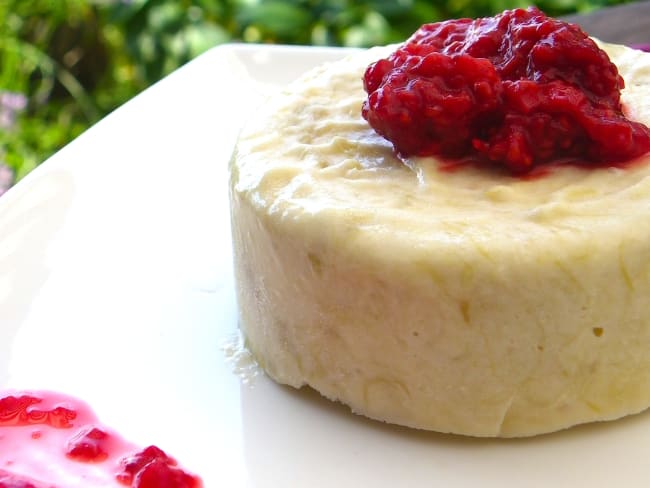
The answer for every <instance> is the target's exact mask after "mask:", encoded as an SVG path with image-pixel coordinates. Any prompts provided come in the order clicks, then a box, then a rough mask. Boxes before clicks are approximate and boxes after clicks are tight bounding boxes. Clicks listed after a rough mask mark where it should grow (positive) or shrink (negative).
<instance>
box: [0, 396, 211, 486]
mask: <svg viewBox="0 0 650 488" xmlns="http://www.w3.org/2000/svg"><path fill="white" fill-rule="evenodd" d="M90 486H92V487H103V486H106V487H110V486H112V487H124V486H126V487H132V488H159V487H162V486H165V487H169V488H201V487H202V486H203V483H202V482H201V480H200V478H199V477H197V476H196V475H193V474H191V473H188V472H186V471H185V470H184V469H183V468H181V467H180V466H179V465H178V463H177V462H176V460H175V459H173V458H172V457H170V456H168V455H167V454H166V453H165V452H164V451H162V450H161V449H159V448H158V447H156V446H149V447H146V448H144V449H142V448H139V447H138V446H136V445H135V444H133V443H131V442H129V441H127V440H126V439H124V438H123V437H121V436H120V435H119V434H117V433H116V432H114V431H113V430H112V429H109V428H107V427H106V426H104V425H102V424H101V423H100V422H99V420H98V419H97V417H96V415H95V414H94V413H93V411H92V410H91V408H90V407H89V406H88V405H86V404H85V403H84V402H82V401H81V400H79V399H76V398H73V397H70V396H67V395H63V394H60V393H53V392H43V391H39V392H33V391H29V392H21V391H5V392H0V488H74V487H90Z"/></svg>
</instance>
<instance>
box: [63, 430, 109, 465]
mask: <svg viewBox="0 0 650 488" xmlns="http://www.w3.org/2000/svg"><path fill="white" fill-rule="evenodd" d="M108 437H109V436H108V434H107V433H106V432H104V431H103V430H101V429H99V428H97V427H92V426H90V427H85V428H84V429H82V430H80V431H79V432H78V433H77V435H75V436H74V437H72V438H71V439H70V440H69V441H68V445H67V449H66V452H65V454H66V456H68V457H69V458H70V459H74V460H75V461H81V462H86V463H98V462H101V461H104V460H105V459H106V458H107V457H108V452H107V449H106V448H105V447H104V444H105V443H106V441H107V439H108Z"/></svg>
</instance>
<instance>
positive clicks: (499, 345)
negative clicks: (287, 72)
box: [231, 45, 650, 437]
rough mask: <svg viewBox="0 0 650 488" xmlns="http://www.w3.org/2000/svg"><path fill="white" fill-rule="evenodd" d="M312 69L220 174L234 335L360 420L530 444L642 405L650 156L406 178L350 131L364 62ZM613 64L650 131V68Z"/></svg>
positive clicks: (272, 370) (428, 163)
mask: <svg viewBox="0 0 650 488" xmlns="http://www.w3.org/2000/svg"><path fill="white" fill-rule="evenodd" d="M390 49H391V48H386V49H381V48H380V49H373V50H369V51H364V52H361V53H359V54H355V55H353V56H351V57H349V58H347V59H345V60H343V61H341V62H337V63H334V64H330V65H327V66H323V67H320V68H318V69H316V70H313V71H311V72H310V73H308V74H306V75H305V76H303V77H302V78H301V79H299V80H298V81H296V82H295V83H293V84H292V85H291V86H289V87H288V88H287V89H286V90H284V91H283V92H282V93H281V94H280V95H279V96H277V97H275V98H274V99H272V100H271V101H270V102H269V103H268V104H267V105H266V106H265V107H264V108H263V110H262V111H260V112H258V113H256V114H255V117H254V119H253V120H252V121H251V122H250V123H249V124H248V125H247V126H246V127H245V128H244V130H243V132H242V134H241V137H240V139H239V142H238V144H237V147H236V150H235V153H234V156H233V160H232V166H231V199H232V229H233V239H234V250H235V271H236V282H237V297H238V301H239V307H240V315H241V316H240V325H241V328H242V330H243V332H244V334H245V336H246V338H247V341H248V344H249V346H250V348H251V350H252V352H253V353H254V355H255V357H256V358H257V360H258V361H259V362H260V364H261V365H262V366H263V368H264V369H265V370H266V371H267V373H268V374H269V375H270V376H271V377H272V378H274V379H275V380H277V381H278V382H280V383H284V384H287V385H291V386H294V387H301V386H303V385H309V386H311V387H313V388H315V389H316V390H318V391H319V392H321V393H322V394H323V395H325V396H326V397H328V398H330V399H333V400H339V401H341V402H343V403H345V404H347V405H349V406H350V407H351V408H352V410H353V411H354V412H356V413H359V414H363V415H366V416H368V417H372V418H374V419H379V420H383V421H386V422H391V423H396V424H401V425H406V426H411V427H416V428H421V429H430V430H435V431H440V432H453V433H458V434H467V435H473V436H503V437H513V436H529V435H533V434H540V433H544V432H551V431H555V430H558V429H562V428H565V427H569V426H571V425H575V424H579V423H584V422H591V421H598V420H608V419H614V418H617V417H621V416H623V415H626V414H631V413H636V412H640V411H642V410H644V409H645V408H647V407H648V406H649V405H650V157H646V159H647V161H642V162H640V163H638V164H633V165H631V166H629V167H628V168H625V169H616V168H600V169H592V170H584V169H579V168H576V167H561V168H556V169H554V170H552V171H551V172H550V173H549V174H548V175H545V176H543V177H538V178H533V179H528V180H527V179H522V178H518V177H513V176H508V175H505V174H497V173H496V172H494V171H489V170H486V169H480V168H474V167H464V168H460V169H458V170H456V171H448V170H447V171H446V170H442V169H440V165H439V164H438V162H437V161H435V160H433V159H430V158H429V159H428V158H413V159H411V160H409V161H408V162H407V163H408V164H403V163H402V162H400V161H399V160H398V159H396V157H395V156H394V154H393V150H392V146H391V145H390V143H389V142H387V141H385V140H384V139H383V138H381V137H380V136H378V135H377V134H376V133H375V132H374V131H373V130H372V129H371V128H370V127H369V126H368V124H367V123H366V121H365V120H363V119H362V117H361V104H362V101H363V99H364V97H365V93H364V91H363V88H362V83H361V78H362V75H363V71H364V69H365V68H366V66H367V65H368V64H369V63H370V62H371V61H374V60H376V59H378V58H379V57H384V56H386V55H387V54H388V52H389V51H390ZM605 49H606V50H607V52H608V53H609V55H610V57H611V58H612V60H613V61H614V62H615V63H616V64H617V65H618V68H619V70H620V72H621V74H622V75H623V77H624V78H625V82H626V89H625V91H624V93H623V99H624V103H625V107H626V110H627V115H628V116H629V117H630V118H632V119H635V120H639V121H642V122H644V123H645V124H650V55H648V54H644V53H641V52H639V51H634V50H631V49H627V48H624V47H620V46H611V45H606V46H605Z"/></svg>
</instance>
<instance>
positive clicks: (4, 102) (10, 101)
mask: <svg viewBox="0 0 650 488" xmlns="http://www.w3.org/2000/svg"><path fill="white" fill-rule="evenodd" d="M26 107H27V97H26V96H25V95H23V94H22V93H16V92H10V91H3V90H0V129H10V128H12V127H13V126H14V124H15V123H16V116H17V115H18V113H20V112H22V111H23V110H25V108H26Z"/></svg>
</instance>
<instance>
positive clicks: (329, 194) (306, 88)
mask: <svg viewBox="0 0 650 488" xmlns="http://www.w3.org/2000/svg"><path fill="white" fill-rule="evenodd" d="M599 46H600V47H602V48H603V49H604V50H605V51H606V52H607V53H608V55H609V56H610V58H611V60H612V61H613V62H614V63H615V64H616V65H617V67H618V69H619V72H620V74H621V75H622V76H623V78H624V80H625V86H626V87H625V89H624V90H623V92H622V101H623V106H624V111H625V114H626V116H627V117H629V118H630V119H633V120H637V121H640V122H642V123H644V124H646V125H650V54H647V53H643V52H641V51H637V50H633V49H629V48H626V47H623V46H617V45H608V44H603V43H599ZM392 49H394V47H391V46H388V47H382V48H374V49H370V50H367V51H363V52H358V53H354V54H352V55H350V56H349V57H348V58H347V59H346V60H345V61H344V62H342V63H337V64H333V65H329V66H323V67H320V68H318V69H316V70H313V71H311V72H309V73H307V74H306V75H304V76H303V77H302V78H300V79H299V80H297V81H296V82H294V83H293V84H291V85H290V86H288V87H287V88H286V89H285V90H284V91H283V93H282V94H281V95H280V96H277V97H276V98H275V99H274V100H273V101H272V102H271V103H268V104H266V105H265V107H264V109H263V111H262V112H260V113H258V114H257V116H256V117H255V119H254V120H252V121H251V122H250V123H249V125H248V126H247V128H246V130H245V131H244V133H243V136H242V138H241V139H240V141H239V144H238V149H237V150H238V158H239V159H238V167H237V168H236V169H235V171H238V174H237V175H235V179H234V181H235V182H236V190H237V191H239V192H244V193H248V194H249V195H250V197H251V201H252V202H253V203H254V204H259V206H260V208H265V209H267V211H268V212H270V213H273V214H277V215H278V216H281V217H282V219H283V221H284V222H285V223H286V224H287V225H291V223H292V222H295V223H296V224H299V223H300V221H301V216H302V215H304V214H309V216H310V218H309V222H310V225H315V226H318V225H319V222H321V221H322V222H328V225H330V226H331V229H332V234H331V238H333V239H341V240H342V242H352V241H353V240H354V239H355V238H356V236H357V235H358V233H359V231H362V232H363V234H364V236H366V238H367V239H368V240H369V244H370V245H371V246H373V245H374V246H376V247H377V249H378V250H379V249H382V248H386V247H387V246H394V247H395V248H393V249H384V252H394V253H395V254H396V256H399V255H400V254H401V253H403V252H408V253H409V254H410V255H411V259H412V258H413V253H415V254H417V253H418V252H422V253H424V254H426V255H428V254H429V253H430V252H434V251H430V249H431V248H430V247H429V246H428V244H429V242H430V241H435V242H437V245H438V246H443V248H444V247H445V245H446V244H449V246H448V247H449V250H450V251H452V252H453V253H459V254H462V252H463V251H462V250H463V245H464V244H466V245H468V246H471V247H472V248H478V249H479V250H481V249H482V248H483V247H482V246H481V243H482V242H483V241H488V240H489V241H490V242H491V243H490V249H489V251H488V249H487V248H485V253H490V254H491V256H486V257H491V258H495V259H496V258H498V255H499V254H500V253H501V252H504V253H508V254H509V255H511V254H512V253H513V252H514V253H517V254H520V255H522V256H523V255H525V248H526V246H542V247H543V246H544V245H545V242H546V241H547V239H550V238H552V239H555V240H554V242H555V245H554V247H553V248H551V249H548V252H552V253H557V254H560V253H564V252H568V253H570V254H571V255H572V256H574V257H576V255H578V256H579V255H580V254H584V253H586V252H589V250H588V249H584V247H583V246H582V245H580V246H578V244H577V241H576V246H573V245H572V244H573V241H572V239H571V238H570V236H571V235H572V234H574V233H580V234H581V233H583V232H586V233H589V234H591V235H594V236H602V238H603V239H607V236H608V235H609V233H611V232H616V233H617V235H618V236H619V238H622V239H623V241H625V240H626V235H628V234H629V238H630V239H634V234H635V231H636V230H637V228H638V225H639V224H638V222H639V220H638V216H639V215H647V216H650V154H646V155H645V156H643V157H642V158H640V159H639V160H637V161H633V162H631V163H627V164H626V165H625V166H623V167H602V168H589V169H585V168H580V167H577V166H573V165H566V166H552V167H549V169H548V171H547V172H545V173H544V174H542V175H538V176H533V177H527V178H522V177H517V176H512V175H510V174H507V173H504V172H500V171H498V170H492V169H490V168H485V167H476V166H473V165H464V166H459V167H448V166H446V165H445V163H444V162H442V161H439V160H436V159H435V158H431V157H426V158H418V157H414V158H409V159H407V160H405V161H404V162H403V161H401V160H399V159H398V158H397V157H396V155H395V154H394V151H393V147H392V145H391V144H390V143H389V142H388V141H386V140H385V139H383V138H382V137H381V136H379V135H377V134H376V133H375V131H374V130H373V129H372V128H371V127H370V126H369V125H368V124H367V122H366V121H365V120H364V119H363V118H362V117H361V105H362V102H363V100H364V98H365V96H366V94H365V92H364V90H363V87H362V76H363V72H364V70H365V68H366V67H367V65H368V64H369V63H370V62H372V61H375V60H376V59H379V58H380V57H385V56H386V55H388V54H389V53H390V52H391V50H392ZM642 222H647V224H643V225H648V226H649V227H650V219H644V220H642ZM632 223H634V225H632ZM626 224H629V225H626ZM308 233H309V230H307V229H305V237H306V238H308ZM387 233H390V235H391V236H395V235H396V233H397V234H399V235H400V237H402V238H401V239H392V240H391V241H390V242H388V241H387V240H386V239H384V237H385V236H386V235H388V234H387ZM563 236H564V237H565V239H563ZM558 237H559V240H558ZM581 242H582V241H581ZM558 243H560V245H561V247H558ZM591 244H592V246H599V241H598V239H594V240H593V241H591ZM349 248H350V249H352V248H353V246H349ZM435 249H436V250H437V252H439V251H440V249H441V248H440V247H436V248H435ZM518 250H521V251H523V252H522V253H519V252H518ZM397 259H399V258H397Z"/></svg>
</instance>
